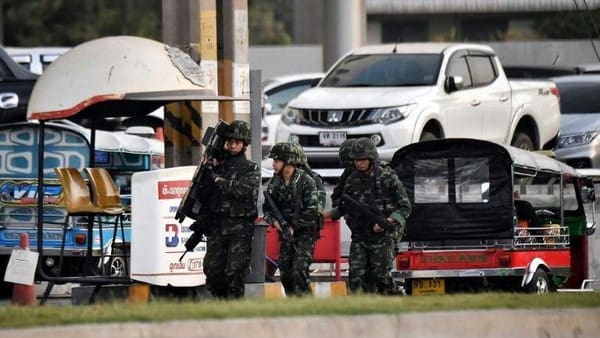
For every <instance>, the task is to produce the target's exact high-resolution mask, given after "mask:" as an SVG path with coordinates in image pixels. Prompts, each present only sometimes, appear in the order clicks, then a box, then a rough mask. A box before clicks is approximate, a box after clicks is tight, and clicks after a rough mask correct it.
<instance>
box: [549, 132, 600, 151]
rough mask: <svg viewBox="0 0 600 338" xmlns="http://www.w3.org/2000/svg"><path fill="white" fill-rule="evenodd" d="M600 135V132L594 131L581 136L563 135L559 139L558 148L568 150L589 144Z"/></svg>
mask: <svg viewBox="0 0 600 338" xmlns="http://www.w3.org/2000/svg"><path fill="white" fill-rule="evenodd" d="M598 133H600V131H599V130H594V131H586V132H584V133H580V134H571V135H563V136H561V137H559V139H558V147H559V148H567V147H574V146H580V145H583V144H588V143H590V142H592V140H593V139H594V138H596V136H598Z"/></svg>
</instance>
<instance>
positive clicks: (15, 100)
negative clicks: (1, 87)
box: [0, 93, 19, 109]
mask: <svg viewBox="0 0 600 338" xmlns="http://www.w3.org/2000/svg"><path fill="white" fill-rule="evenodd" d="M18 105H19V95H17V93H0V108H2V109H10V108H15V107H17V106H18Z"/></svg>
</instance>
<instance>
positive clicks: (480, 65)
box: [467, 55, 497, 86]
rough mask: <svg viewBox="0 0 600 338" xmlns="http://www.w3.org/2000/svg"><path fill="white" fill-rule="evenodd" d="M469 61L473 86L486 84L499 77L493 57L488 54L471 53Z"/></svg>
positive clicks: (468, 57)
mask: <svg viewBox="0 0 600 338" xmlns="http://www.w3.org/2000/svg"><path fill="white" fill-rule="evenodd" d="M467 62H468V63H469V68H470V69H471V75H472V76H473V86H485V85H488V84H490V83H492V82H494V80H495V79H496V77H497V73H496V69H495V68H494V64H493V63H492V58H491V57H490V56H488V55H469V56H467Z"/></svg>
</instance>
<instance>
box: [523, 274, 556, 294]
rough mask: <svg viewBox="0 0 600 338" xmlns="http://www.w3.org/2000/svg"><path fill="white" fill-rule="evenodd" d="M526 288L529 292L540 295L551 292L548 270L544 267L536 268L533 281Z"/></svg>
mask: <svg viewBox="0 0 600 338" xmlns="http://www.w3.org/2000/svg"><path fill="white" fill-rule="evenodd" d="M525 288H526V290H527V292H530V293H536V294H538V295H541V294H544V293H548V292H550V279H549V278H548V274H547V273H546V271H545V270H544V269H542V268H538V269H537V270H535V273H534V274H533V278H532V279H531V282H529V284H527V286H526V287H525Z"/></svg>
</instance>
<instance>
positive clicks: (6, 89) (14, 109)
mask: <svg viewBox="0 0 600 338" xmlns="http://www.w3.org/2000/svg"><path fill="white" fill-rule="evenodd" d="M37 78H38V76H37V75H36V74H33V73H31V72H29V71H27V70H26V69H24V68H23V67H21V66H19V65H18V64H17V63H16V62H15V61H13V59H11V57H10V56H8V54H7V53H6V51H5V50H4V49H3V48H2V47H0V121H2V123H10V122H20V121H25V120H26V113H27V105H28V104H29V97H30V96H31V91H32V90H33V85H34V84H35V82H36V80H37Z"/></svg>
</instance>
